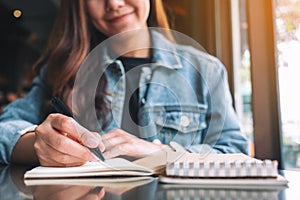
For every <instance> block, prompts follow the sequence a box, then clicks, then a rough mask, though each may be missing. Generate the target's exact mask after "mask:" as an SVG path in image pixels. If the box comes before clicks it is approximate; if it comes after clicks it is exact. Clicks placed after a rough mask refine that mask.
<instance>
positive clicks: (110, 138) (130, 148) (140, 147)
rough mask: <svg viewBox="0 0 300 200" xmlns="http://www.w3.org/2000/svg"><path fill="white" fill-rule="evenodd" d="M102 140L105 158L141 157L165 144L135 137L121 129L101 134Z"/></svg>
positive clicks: (161, 148) (158, 149)
mask: <svg viewBox="0 0 300 200" xmlns="http://www.w3.org/2000/svg"><path fill="white" fill-rule="evenodd" d="M102 141H103V144H104V146H105V151H104V157H105V158H107V159H109V158H113V157H117V156H129V157H133V158H141V157H145V156H147V155H150V154H152V153H155V152H158V151H161V150H163V149H164V148H165V147H166V146H167V145H162V144H154V143H152V142H148V141H146V140H143V139H140V138H137V137H136V136H134V135H131V134H130V133H127V132H125V131H123V130H121V129H115V130H111V131H109V132H108V133H106V134H104V135H102Z"/></svg>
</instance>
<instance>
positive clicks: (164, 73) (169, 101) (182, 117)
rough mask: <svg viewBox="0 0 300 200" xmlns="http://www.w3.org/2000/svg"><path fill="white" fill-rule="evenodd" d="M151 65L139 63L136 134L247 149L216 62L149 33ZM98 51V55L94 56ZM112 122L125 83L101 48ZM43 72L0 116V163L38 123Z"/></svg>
mask: <svg viewBox="0 0 300 200" xmlns="http://www.w3.org/2000/svg"><path fill="white" fill-rule="evenodd" d="M151 34H152V38H154V39H153V63H151V64H149V65H147V66H143V67H142V69H141V74H140V85H139V102H141V103H140V107H139V114H138V115H139V130H140V131H139V135H138V136H139V137H141V138H144V139H146V140H148V141H153V140H155V139H158V140H160V141H161V142H162V143H164V144H169V142H171V141H176V142H177V143H179V144H181V145H182V146H184V147H185V148H186V149H187V150H189V151H191V152H197V153H239V152H242V153H246V154H247V153H248V152H247V151H248V141H247V139H246V138H245V137H244V136H243V135H242V134H241V132H240V127H239V122H238V120H237V117H236V114H235V111H234V109H233V107H232V99H231V95H230V91H229V87H228V81H227V74H226V70H225V68H224V66H223V65H222V64H221V62H220V61H219V60H218V59H216V58H215V57H212V56H210V55H208V54H207V53H205V52H202V51H199V50H196V49H195V48H193V47H191V46H184V45H177V44H173V43H171V42H169V41H168V40H167V39H165V37H163V36H162V35H161V34H159V33H157V32H152V33H151ZM99 55H100V54H99ZM102 57H103V64H106V65H107V64H108V66H109V67H108V68H107V69H106V71H105V75H106V77H107V81H108V87H107V90H108V91H107V94H114V95H108V97H107V98H108V99H109V102H110V103H111V109H112V110H111V111H112V116H113V117H112V119H113V120H112V121H111V122H110V123H109V125H108V127H107V128H106V130H103V132H102V133H104V134H105V133H106V132H107V131H109V130H112V129H115V128H119V127H121V122H122V112H123V106H124V105H123V102H124V98H125V91H126V84H125V78H124V68H123V65H122V63H121V62H120V61H119V60H116V59H113V58H112V57H110V55H109V54H105V52H104V53H103V52H102ZM44 76H45V75H44V72H43V70H42V71H41V73H40V76H39V77H36V78H35V79H34V81H33V86H32V89H31V91H30V92H29V93H28V95H27V96H26V97H25V98H21V99H18V100H16V101H15V102H13V103H11V104H10V105H8V106H7V107H6V108H5V109H4V110H3V114H2V115H1V116H0V163H9V162H10V159H11V153H12V150H13V148H14V146H15V144H16V142H17V141H18V139H19V138H20V136H21V131H22V130H24V129H25V128H27V127H29V126H31V125H34V124H40V123H41V122H42V121H43V120H44V119H45V117H46V116H47V115H48V113H45V112H44V111H43V109H42V106H43V103H44V101H45V99H46V96H47V91H49V88H48V86H47V83H46V82H45V81H44V80H45V78H44Z"/></svg>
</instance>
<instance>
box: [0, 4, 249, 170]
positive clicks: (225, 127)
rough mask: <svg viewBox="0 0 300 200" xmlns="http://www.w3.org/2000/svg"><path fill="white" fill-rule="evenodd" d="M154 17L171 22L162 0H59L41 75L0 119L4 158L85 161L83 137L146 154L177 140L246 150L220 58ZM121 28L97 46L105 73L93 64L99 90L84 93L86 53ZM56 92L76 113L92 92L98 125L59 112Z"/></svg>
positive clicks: (196, 146) (197, 147)
mask: <svg viewBox="0 0 300 200" xmlns="http://www.w3.org/2000/svg"><path fill="white" fill-rule="evenodd" d="M152 26H157V27H160V28H167V29H168V28H169V26H168V23H167V20H166V15H165V12H164V10H163V6H162V2H161V0H105V1H102V0H64V1H61V7H60V12H59V15H58V18H57V21H56V24H55V27H54V30H53V32H52V35H51V38H50V42H49V46H48V50H47V52H46V53H45V56H44V57H43V58H42V59H41V60H40V62H39V64H38V65H37V66H38V67H37V69H38V70H39V76H38V77H37V78H36V79H35V80H34V82H33V83H34V84H33V87H32V89H31V91H30V92H29V94H28V95H27V96H26V97H25V98H24V99H19V100H17V101H15V102H14V103H12V104H10V105H9V106H7V107H6V108H5V109H4V112H3V114H2V116H1V118H0V127H1V129H0V131H1V137H0V144H1V146H2V148H1V163H9V162H13V163H19V164H29V165H36V164H40V165H44V166H75V165H81V164H83V163H85V162H87V161H94V160H96V158H95V156H94V155H93V154H92V153H91V152H90V151H89V150H88V148H86V146H87V147H98V148H100V149H101V151H103V152H104V157H105V158H106V159H108V158H112V157H116V156H128V157H132V158H140V157H144V156H146V155H148V154H151V153H153V152H156V151H160V150H162V149H164V148H167V147H168V146H167V145H168V144H169V142H171V141H176V142H177V143H180V144H181V145H182V146H183V147H184V148H185V149H186V150H188V151H191V152H198V153H211V152H213V153H230V152H243V153H247V140H246V139H245V138H244V137H243V136H242V135H241V133H240V129H239V125H238V122H237V119H236V116H235V114H234V110H233V108H232V105H231V97H230V94H229V89H228V84H227V79H226V72H225V69H224V67H223V66H222V64H221V63H220V62H219V61H218V60H217V59H215V58H213V57H211V56H209V55H207V54H206V53H203V52H200V51H197V50H195V49H194V48H192V47H187V46H181V45H176V44H174V43H173V42H172V41H173V38H172V36H171V31H162V33H160V32H159V31H156V30H150V29H147V27H152ZM163 30H166V29H163ZM123 33H125V36H124V37H123V36H122V34H123ZM127 33H128V34H127ZM119 34H121V36H120V37H118V36H119ZM116 36H117V37H116ZM115 37H116V38H117V39H116V40H113V42H108V43H106V44H109V45H107V46H105V47H104V48H101V50H100V51H99V52H101V54H98V53H99V52H97V54H94V56H95V55H97V56H96V57H100V58H99V59H100V62H98V63H99V64H97V65H100V66H102V67H101V69H102V72H101V73H103V76H101V73H99V74H98V73H96V71H92V73H88V72H87V73H86V74H89V75H90V76H93V77H96V79H97V80H98V81H99V84H98V83H97V87H96V92H95V95H94V96H92V97H93V98H90V96H88V95H83V94H80V95H79V96H78V91H86V89H81V90H80V89H79V90H77V88H80V86H79V87H76V84H77V82H78V80H79V82H80V81H81V78H78V73H80V71H81V70H82V68H83V67H82V65H84V64H86V63H88V62H86V61H85V62H84V59H86V58H87V57H88V54H89V52H90V51H91V50H92V49H93V48H94V47H96V48H95V49H97V48H98V46H99V45H100V46H101V44H103V43H105V42H106V41H107V40H110V38H115ZM120 38H121V39H120ZM124 38H126V39H124ZM98 44H99V45H98ZM133 44H138V46H141V47H142V48H137V47H138V46H135V45H134V46H133V48H131V46H132V45H133ZM97 45H98V46H97ZM127 47H130V48H129V49H126V48H127ZM147 47H149V48H147ZM123 48H125V49H123ZM103 49H104V50H103ZM107 49H110V50H111V51H107ZM130 49H131V50H130ZM112 52H113V53H112ZM91 53H92V52H91ZM112 55H113V56H112ZM103 63H106V64H105V65H104V64H103ZM131 71H134V72H135V73H130V72H131ZM126 72H127V73H126ZM83 74H84V73H83ZM86 74H85V75H86ZM100 77H101V78H100ZM88 88H89V87H88ZM130 88H131V89H130ZM53 96H58V97H60V98H61V99H62V100H63V101H64V102H65V103H66V104H67V105H68V107H69V108H70V109H72V111H73V112H75V113H76V114H77V116H78V115H79V116H82V115H84V113H82V112H81V111H80V110H87V111H88V112H87V113H90V112H89V109H85V108H86V105H90V104H89V103H88V102H89V101H91V102H92V103H91V104H92V105H94V104H95V106H92V107H93V109H94V110H95V113H96V116H97V120H98V125H99V127H100V129H97V128H94V127H92V126H89V123H90V121H91V120H90V119H87V120H86V121H84V120H83V121H80V123H78V122H76V121H75V120H73V119H72V118H70V117H67V116H65V115H62V114H55V113H53V108H52V107H51V105H49V103H48V102H49V100H50V99H51V97H53ZM78 97H80V98H78ZM74 99H76V100H78V101H77V102H76V103H75V106H73V103H74V102H75V101H74ZM91 99H92V100H91ZM72 102H73V103H72ZM82 106H83V107H84V109H83V108H82ZM51 113H52V114H51ZM85 116H89V115H86V114H85ZM85 122H86V123H85ZM97 132H98V133H99V132H100V133H101V137H100V136H99V134H98V133H97Z"/></svg>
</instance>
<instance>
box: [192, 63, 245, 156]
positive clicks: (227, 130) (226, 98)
mask: <svg viewBox="0 0 300 200" xmlns="http://www.w3.org/2000/svg"><path fill="white" fill-rule="evenodd" d="M206 69H207V71H206V76H205V77H206V79H207V80H206V83H207V87H208V91H209V92H208V94H207V97H206V98H207V102H208V111H207V114H206V123H207V128H206V129H205V130H204V131H203V134H204V137H203V141H202V144H198V145H192V146H190V147H189V148H188V150H189V151H191V152H196V153H245V154H248V140H247V139H246V138H245V136H244V135H243V134H242V133H241V130H240V126H239V121H238V119H237V116H236V113H235V110H234V108H233V106H232V97H231V94H230V90H229V86H228V80H227V73H226V69H225V67H224V66H223V64H222V63H221V62H220V61H219V60H217V59H216V60H215V61H214V62H208V64H207V67H206Z"/></svg>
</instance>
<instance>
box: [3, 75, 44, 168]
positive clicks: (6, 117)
mask: <svg viewBox="0 0 300 200" xmlns="http://www.w3.org/2000/svg"><path fill="white" fill-rule="evenodd" d="M44 80H45V79H44V71H43V70H41V73H40V76H38V77H36V78H35V79H34V80H33V84H32V88H31V90H30V91H29V93H28V94H27V95H26V97H24V98H20V99H17V100H16V101H14V102H12V103H10V104H9V105H7V106H6V107H5V108H4V109H3V112H2V114H1V116H0V164H8V163H9V162H10V160H11V154H12V150H13V148H14V146H15V144H16V143H17V141H18V140H19V138H20V136H21V135H22V130H24V129H25V128H28V127H29V126H32V125H36V124H39V123H41V121H43V120H44V119H45V116H46V113H45V112H43V105H44V103H45V100H46V98H47V95H49V87H48V85H47V84H46V82H45V81H44Z"/></svg>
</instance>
